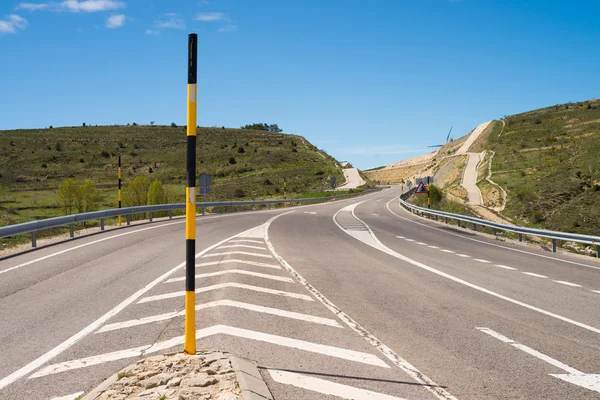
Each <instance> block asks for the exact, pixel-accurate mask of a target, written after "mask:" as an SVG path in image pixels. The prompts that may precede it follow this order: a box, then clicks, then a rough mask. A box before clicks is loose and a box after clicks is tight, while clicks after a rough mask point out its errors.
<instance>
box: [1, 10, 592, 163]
mask: <svg viewBox="0 0 600 400" xmlns="http://www.w3.org/2000/svg"><path fill="white" fill-rule="evenodd" d="M598 15H600V2H598V1H577V2H575V3H573V2H566V1H552V0H545V1H541V0H528V1H517V0H514V1H512V0H505V1H494V0H462V1H459V0H454V1H449V0H418V1H414V0H411V1H405V0H395V1H393V0H387V1H384V0H369V1H365V0H205V1H202V0H190V1H184V0H172V1H167V0H144V1H141V0H123V1H117V0H83V1H81V0H69V1H63V0H57V1H49V2H35V1H32V2H29V3H19V2H18V1H11V0H2V1H1V2H0V54H1V62H0V129H16V128H42V127H47V126H49V125H53V126H64V125H80V124H81V123H82V122H84V121H85V122H86V123H88V124H98V125H101V124H126V123H128V122H134V121H135V122H137V123H139V124H143V123H145V124H147V123H149V122H150V121H155V122H156V123H157V124H170V123H171V122H176V123H177V124H181V125H183V124H185V112H186V111H185V106H186V79H187V78H186V65H185V59H186V51H187V49H186V43H187V34H188V33H190V32H196V33H198V36H199V49H198V54H199V55H198V60H199V71H198V74H199V78H198V94H199V103H198V116H199V117H198V120H199V124H200V125H201V126H213V125H216V126H221V125H225V126H227V127H239V126H240V125H243V124H246V123H253V122H268V123H277V124H279V126H280V127H282V128H283V129H284V131H285V132H289V133H296V134H300V135H303V136H305V137H306V138H307V139H308V140H310V141H311V142H312V143H314V144H315V145H317V146H318V147H320V148H323V149H325V150H326V151H327V152H329V153H330V154H332V155H333V156H335V157H336V158H337V159H338V160H350V161H352V162H353V163H354V164H355V165H356V166H358V167H359V168H369V167H376V166H379V165H384V164H388V163H391V162H395V161H398V160H401V159H405V158H409V157H412V156H415V155H419V154H423V153H425V152H427V151H428V149H427V147H426V146H427V145H431V144H438V143H441V142H443V140H444V139H445V136H446V133H447V132H448V130H449V129H450V126H453V127H454V129H453V132H452V136H453V137H455V138H457V137H460V136H462V135H464V134H466V133H468V132H469V131H470V130H471V129H473V128H474V127H475V126H476V125H478V124H479V123H481V122H483V121H487V120H490V119H494V118H501V117H502V116H504V115H507V114H513V113H518V112H521V111H527V110H530V109H534V108H539V107H543V106H547V105H552V104H556V103H565V102H568V101H578V100H587V99H592V98H595V97H599V93H600V79H598V77H599V75H598V71H599V68H600V51H598V46H599V43H600V24H598V21H597V17H598ZM200 151H201V150H200Z"/></svg>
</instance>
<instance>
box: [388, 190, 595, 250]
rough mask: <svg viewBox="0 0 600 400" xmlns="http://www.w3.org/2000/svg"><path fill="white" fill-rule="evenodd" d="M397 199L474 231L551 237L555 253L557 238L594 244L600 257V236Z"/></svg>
mask: <svg viewBox="0 0 600 400" xmlns="http://www.w3.org/2000/svg"><path fill="white" fill-rule="evenodd" d="M398 200H399V201H400V205H401V206H403V207H404V208H406V209H407V210H409V211H412V212H413V213H417V214H418V213H420V214H429V215H433V216H435V219H436V221H437V220H438V217H444V218H445V222H446V223H448V219H449V218H450V219H454V220H456V221H457V222H458V226H459V227H460V226H461V225H460V223H461V222H468V223H471V224H473V230H475V231H476V230H477V227H478V226H479V225H481V226H487V227H489V228H492V232H493V234H494V235H495V234H496V230H502V231H508V232H514V233H516V234H518V235H519V241H520V242H521V241H523V235H529V236H537V237H543V238H548V239H551V240H552V251H553V252H555V253H556V245H557V241H558V240H560V241H563V242H577V243H584V244H589V245H594V246H596V257H600V236H590V235H582V234H579V233H568V232H557V231H549V230H545V229H535V228H527V227H523V226H517V225H506V224H501V223H498V222H494V221H488V220H487V219H481V218H475V217H469V216H466V215H461V214H453V213H449V212H445V211H438V210H431V209H428V208H424V207H418V206H415V205H413V204H410V203H408V202H406V201H404V200H403V199H402V198H399V199H398Z"/></svg>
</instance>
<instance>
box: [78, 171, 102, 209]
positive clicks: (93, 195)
mask: <svg viewBox="0 0 600 400" xmlns="http://www.w3.org/2000/svg"><path fill="white" fill-rule="evenodd" d="M101 200H102V196H101V195H100V193H99V192H98V189H97V188H96V184H95V183H94V182H92V181H91V180H89V179H86V180H85V181H83V183H82V184H81V185H78V186H77V192H76V194H75V204H74V205H75V208H76V209H77V212H80V213H84V212H90V211H96V210H97V209H98V205H99V204H100V201H101Z"/></svg>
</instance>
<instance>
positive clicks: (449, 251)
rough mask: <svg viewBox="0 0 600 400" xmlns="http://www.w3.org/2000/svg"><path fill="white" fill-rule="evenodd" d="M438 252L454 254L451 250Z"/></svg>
mask: <svg viewBox="0 0 600 400" xmlns="http://www.w3.org/2000/svg"><path fill="white" fill-rule="evenodd" d="M440 250H442V251H443V252H444V253H452V254H454V252H453V251H452V250H446V249H440Z"/></svg>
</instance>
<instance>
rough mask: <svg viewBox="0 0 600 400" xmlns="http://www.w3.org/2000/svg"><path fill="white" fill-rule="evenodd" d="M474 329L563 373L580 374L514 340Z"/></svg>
mask: <svg viewBox="0 0 600 400" xmlns="http://www.w3.org/2000/svg"><path fill="white" fill-rule="evenodd" d="M475 329H477V330H479V331H481V332H483V333H487V334H488V335H490V336H491V337H494V338H496V339H498V340H500V341H502V342H504V343H507V344H510V345H511V346H513V347H516V348H517V349H519V350H521V351H524V352H525V353H527V354H530V355H532V356H534V357H537V358H539V359H540V360H543V361H545V362H547V363H548V364H551V365H554V366H555V367H557V368H560V369H562V370H563V371H566V372H568V373H570V374H581V372H580V371H578V370H576V369H575V368H572V367H569V366H568V365H566V364H563V363H561V362H560V361H558V360H555V359H554V358H551V357H548V356H547V355H545V354H542V353H540V352H539V351H537V350H534V349H532V348H531V347H527V346H525V345H524V344H521V343H518V342H515V341H514V340H512V339H510V338H507V337H506V336H504V335H501V334H500V333H498V332H496V331H493V330H491V329H489V328H475Z"/></svg>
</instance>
